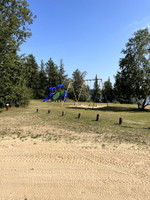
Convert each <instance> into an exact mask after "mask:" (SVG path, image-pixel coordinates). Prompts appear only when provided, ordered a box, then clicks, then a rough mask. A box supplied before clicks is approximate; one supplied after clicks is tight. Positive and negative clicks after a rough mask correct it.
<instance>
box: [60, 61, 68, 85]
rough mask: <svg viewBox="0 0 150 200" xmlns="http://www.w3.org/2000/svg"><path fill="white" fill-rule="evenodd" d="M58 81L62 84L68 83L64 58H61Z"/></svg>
mask: <svg viewBox="0 0 150 200" xmlns="http://www.w3.org/2000/svg"><path fill="white" fill-rule="evenodd" d="M58 77H59V78H58V82H59V83H60V84H64V85H66V84H67V83H66V82H67V75H66V74H65V70H64V63H63V60H62V59H61V60H60V65H59V69H58Z"/></svg>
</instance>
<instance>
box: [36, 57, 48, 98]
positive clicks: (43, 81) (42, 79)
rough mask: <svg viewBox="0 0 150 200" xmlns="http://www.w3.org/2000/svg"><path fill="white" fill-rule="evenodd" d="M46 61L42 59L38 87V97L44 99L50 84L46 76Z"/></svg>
mask: <svg viewBox="0 0 150 200" xmlns="http://www.w3.org/2000/svg"><path fill="white" fill-rule="evenodd" d="M44 66H45V64H44V62H43V60H41V68H40V71H39V82H38V84H39V87H38V98H39V99H42V98H44V97H45V96H46V95H47V86H48V79H47V76H46V72H45V70H44Z"/></svg>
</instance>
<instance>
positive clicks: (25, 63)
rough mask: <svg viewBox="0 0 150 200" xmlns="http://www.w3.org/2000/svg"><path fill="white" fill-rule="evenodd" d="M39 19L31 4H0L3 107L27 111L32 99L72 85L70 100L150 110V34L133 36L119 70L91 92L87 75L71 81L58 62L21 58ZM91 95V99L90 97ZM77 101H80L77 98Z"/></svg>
mask: <svg viewBox="0 0 150 200" xmlns="http://www.w3.org/2000/svg"><path fill="white" fill-rule="evenodd" d="M34 18H36V16H34V15H33V13H32V12H31V10H30V9H29V5H28V3H27V1H26V0H1V1H0V107H4V106H5V104H6V103H9V104H11V105H12V106H25V105H27V104H28V103H29V99H30V98H36V99H39V98H40V99H41V98H44V97H45V96H46V95H47V94H48V92H49V87H51V86H52V87H54V86H57V85H58V84H60V83H61V84H62V83H63V84H64V85H66V86H67V85H68V83H69V82H70V81H72V85H73V89H72V88H71V89H70V92H69V98H71V99H76V100H77V99H78V100H82V101H87V100H89V96H90V99H91V100H92V101H94V102H106V101H109V102H116V101H118V102H120V103H137V105H138V108H139V109H142V110H143V109H144V108H145V107H146V106H147V105H148V104H149V96H150V33H149V29H148V28H145V29H141V30H138V31H136V32H135V33H134V34H133V37H131V38H129V40H128V42H127V43H126V46H125V49H123V50H122V53H123V58H121V59H120V61H119V70H118V72H117V74H116V75H115V76H114V78H115V84H114V86H112V83H111V81H110V78H108V80H107V81H105V82H104V87H103V90H102V89H100V88H99V84H98V78H97V75H96V76H95V82H94V88H93V89H91V88H89V87H88V86H86V84H85V82H84V79H85V76H86V72H81V71H80V70H79V69H76V70H75V71H74V72H73V74H72V77H71V78H68V75H67V74H66V72H65V69H64V63H63V60H62V59H61V60H60V63H59V65H57V64H55V63H54V61H53V60H52V58H50V59H49V60H48V61H47V62H46V63H44V62H43V61H41V64H40V66H38V64H37V62H36V60H35V57H34V55H32V54H30V55H28V56H19V55H18V52H19V47H20V45H21V44H22V43H23V42H25V41H26V39H27V38H28V37H30V36H31V35H32V33H31V30H30V29H29V25H30V24H32V23H33V20H34ZM89 94H90V95H89ZM75 96H76V97H75Z"/></svg>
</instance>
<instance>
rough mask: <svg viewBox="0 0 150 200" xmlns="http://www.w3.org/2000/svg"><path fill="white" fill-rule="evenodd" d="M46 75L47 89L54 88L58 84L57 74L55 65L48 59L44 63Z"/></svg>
mask: <svg viewBox="0 0 150 200" xmlns="http://www.w3.org/2000/svg"><path fill="white" fill-rule="evenodd" d="M46 73H47V76H48V88H49V87H56V86H57V85H58V84H60V83H59V72H58V67H57V65H56V64H55V63H54V62H53V60H52V58H50V59H49V60H48V61H47V63H46Z"/></svg>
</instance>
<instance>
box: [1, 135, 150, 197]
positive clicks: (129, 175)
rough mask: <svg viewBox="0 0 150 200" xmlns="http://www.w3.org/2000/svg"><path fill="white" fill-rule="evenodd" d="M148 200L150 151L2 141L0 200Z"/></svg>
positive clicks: (120, 146)
mask: <svg viewBox="0 0 150 200" xmlns="http://www.w3.org/2000/svg"><path fill="white" fill-rule="evenodd" d="M25 199H26V200H75V199H78V200H83V199H84V200H101V199H102V200H121V199H122V200H126V199H127V200H149V199H150V150H146V149H138V148H136V146H134V147H132V145H127V144H121V145H119V146H118V147H114V146H113V145H112V144H111V145H109V144H108V145H106V146H105V147H102V146H101V145H96V144H94V143H81V142H80V143H77V142H76V143H75V142H72V143H66V142H63V141H59V142H58V143H56V142H54V141H51V142H45V141H41V140H40V139H39V140H38V139H36V140H34V141H31V139H27V140H26V141H21V140H20V139H15V140H14V139H12V138H5V139H3V140H1V141H0V200H25Z"/></svg>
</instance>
